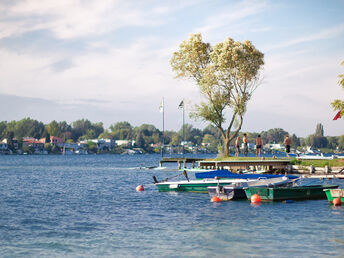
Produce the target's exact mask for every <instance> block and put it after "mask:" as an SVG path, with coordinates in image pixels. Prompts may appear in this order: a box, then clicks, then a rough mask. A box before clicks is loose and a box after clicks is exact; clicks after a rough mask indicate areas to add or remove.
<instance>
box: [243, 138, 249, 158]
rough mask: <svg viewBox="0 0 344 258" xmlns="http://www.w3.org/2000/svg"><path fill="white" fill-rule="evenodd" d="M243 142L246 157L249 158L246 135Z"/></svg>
mask: <svg viewBox="0 0 344 258" xmlns="http://www.w3.org/2000/svg"><path fill="white" fill-rule="evenodd" d="M242 142H243V143H244V157H247V153H248V146H247V134H246V133H244V137H243V138H242Z"/></svg>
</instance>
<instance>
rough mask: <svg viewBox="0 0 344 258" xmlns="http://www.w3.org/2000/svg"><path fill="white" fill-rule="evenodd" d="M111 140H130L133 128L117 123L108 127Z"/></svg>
mask: <svg viewBox="0 0 344 258" xmlns="http://www.w3.org/2000/svg"><path fill="white" fill-rule="evenodd" d="M110 130H111V132H112V133H113V135H114V136H113V138H114V139H116V140H130V139H131V138H132V137H133V128H132V126H131V124H130V123H128V122H118V123H116V124H113V125H111V126H110Z"/></svg>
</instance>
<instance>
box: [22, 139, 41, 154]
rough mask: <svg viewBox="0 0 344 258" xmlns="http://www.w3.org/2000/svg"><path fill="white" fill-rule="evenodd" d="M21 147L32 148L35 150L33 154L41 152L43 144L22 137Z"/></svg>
mask: <svg viewBox="0 0 344 258" xmlns="http://www.w3.org/2000/svg"><path fill="white" fill-rule="evenodd" d="M22 141H23V147H25V146H29V147H33V148H34V149H35V152H36V153H38V152H42V151H43V149H44V143H43V142H41V141H39V140H37V139H35V138H32V137H23V140H22Z"/></svg>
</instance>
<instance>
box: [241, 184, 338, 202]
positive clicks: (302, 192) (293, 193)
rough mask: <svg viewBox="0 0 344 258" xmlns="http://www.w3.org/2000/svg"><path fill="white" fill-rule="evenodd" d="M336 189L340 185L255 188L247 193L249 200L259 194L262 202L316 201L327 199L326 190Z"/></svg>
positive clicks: (246, 191)
mask: <svg viewBox="0 0 344 258" xmlns="http://www.w3.org/2000/svg"><path fill="white" fill-rule="evenodd" d="M335 188H338V185H310V186H293V187H276V188H262V187H254V188H247V189H245V193H246V197H247V199H249V200H250V199H251V196H252V195H254V194H258V195H259V196H260V198H261V200H262V201H284V200H316V199H326V194H325V192H324V189H335Z"/></svg>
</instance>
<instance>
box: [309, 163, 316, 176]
mask: <svg viewBox="0 0 344 258" xmlns="http://www.w3.org/2000/svg"><path fill="white" fill-rule="evenodd" d="M314 172H315V169H314V166H313V165H310V166H309V174H313V173H314Z"/></svg>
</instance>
